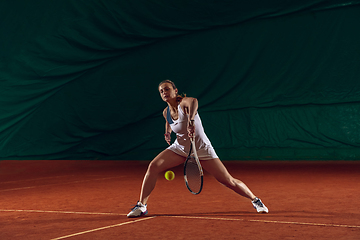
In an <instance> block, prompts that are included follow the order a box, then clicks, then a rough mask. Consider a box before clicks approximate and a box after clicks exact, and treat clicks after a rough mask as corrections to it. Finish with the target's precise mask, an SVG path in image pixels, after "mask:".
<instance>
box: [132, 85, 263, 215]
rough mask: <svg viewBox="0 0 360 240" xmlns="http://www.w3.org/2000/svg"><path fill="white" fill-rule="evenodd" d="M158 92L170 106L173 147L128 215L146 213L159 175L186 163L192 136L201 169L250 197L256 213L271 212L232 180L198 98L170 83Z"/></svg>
mask: <svg viewBox="0 0 360 240" xmlns="http://www.w3.org/2000/svg"><path fill="white" fill-rule="evenodd" d="M159 93H160V96H161V98H162V100H163V101H164V102H166V103H167V104H168V107H166V108H165V109H164V111H163V115H164V118H165V120H166V124H165V134H164V136H165V141H166V142H167V143H168V144H169V145H170V146H169V147H168V148H167V149H165V150H164V151H162V152H161V153H160V154H159V155H157V156H156V157H155V158H154V159H153V160H152V161H151V162H150V164H149V166H148V169H147V172H146V174H145V176H144V180H143V183H142V186H141V192H140V199H139V201H138V202H137V204H136V206H135V207H134V208H133V209H132V210H131V212H130V213H129V214H128V215H127V216H128V217H140V216H143V215H146V214H147V212H148V211H147V201H148V199H149V196H150V194H151V192H152V191H153V189H154V187H155V184H156V181H157V178H158V175H159V174H160V173H162V172H164V171H165V170H167V169H170V168H173V167H175V166H178V165H180V164H182V163H184V161H185V159H186V157H187V155H188V152H189V148H190V138H193V137H195V145H196V150H197V154H198V157H199V159H200V161H201V165H202V167H203V168H204V169H205V170H206V171H207V172H208V173H210V174H212V175H213V176H214V177H215V178H216V179H217V180H218V181H219V182H220V183H222V184H223V185H225V186H226V187H228V188H230V189H232V190H233V191H235V192H236V193H238V194H240V195H241V196H243V197H246V198H249V199H250V200H251V201H252V204H253V207H254V208H255V209H256V210H257V212H259V213H268V208H267V207H266V206H265V205H264V204H263V203H262V202H261V200H260V199H259V198H257V197H256V196H255V195H254V194H253V193H252V192H251V191H250V189H249V188H248V187H247V186H246V185H245V184H244V183H243V182H242V181H240V180H238V179H235V178H233V177H232V176H231V175H230V174H229V172H228V171H227V169H226V168H225V166H224V165H223V163H222V162H221V161H220V159H219V158H218V156H217V155H216V152H215V150H214V148H213V147H212V145H211V142H210V140H209V139H208V137H207V136H206V134H205V132H204V129H203V126H202V123H201V120H200V116H199V114H198V112H197V110H198V101H197V99H196V98H191V97H182V96H180V95H178V89H177V88H176V86H175V84H174V83H173V82H172V81H170V80H165V81H163V82H161V83H160V84H159ZM172 131H174V132H175V133H176V140H175V142H174V143H173V144H171V143H170V141H171V137H170V134H171V132H172Z"/></svg>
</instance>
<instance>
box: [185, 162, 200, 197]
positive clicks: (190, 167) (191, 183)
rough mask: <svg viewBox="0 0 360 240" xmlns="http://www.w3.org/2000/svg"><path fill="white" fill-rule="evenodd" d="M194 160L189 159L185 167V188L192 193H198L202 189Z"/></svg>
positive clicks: (198, 171)
mask: <svg viewBox="0 0 360 240" xmlns="http://www.w3.org/2000/svg"><path fill="white" fill-rule="evenodd" d="M201 175H202V174H201V172H200V169H199V167H198V165H197V163H196V160H195V159H194V158H193V157H191V158H190V159H188V161H187V163H186V167H185V176H186V183H187V187H188V188H189V190H190V191H191V192H192V193H195V194H196V193H199V192H200V191H201V188H202V176H201Z"/></svg>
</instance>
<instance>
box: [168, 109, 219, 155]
mask: <svg viewBox="0 0 360 240" xmlns="http://www.w3.org/2000/svg"><path fill="white" fill-rule="evenodd" d="M178 113H179V114H178V115H179V116H178V119H177V120H174V119H172V118H171V114H170V109H169V107H168V109H167V116H166V119H167V121H168V123H169V124H170V127H171V130H172V131H173V132H175V133H176V140H175V142H174V144H176V145H178V147H180V148H181V149H182V150H183V151H185V152H187V153H188V152H189V150H190V138H189V136H188V132H187V125H188V116H187V115H186V114H185V113H184V111H183V110H182V108H181V107H180V104H179V105H178ZM194 122H195V146H196V149H197V150H200V149H203V148H209V147H211V148H212V146H211V142H210V140H209V138H208V137H207V136H206V134H205V131H204V128H203V126H202V122H201V119H200V116H199V113H196V115H195V117H194Z"/></svg>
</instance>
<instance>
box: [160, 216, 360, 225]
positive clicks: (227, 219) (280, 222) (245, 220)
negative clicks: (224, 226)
mask: <svg viewBox="0 0 360 240" xmlns="http://www.w3.org/2000/svg"><path fill="white" fill-rule="evenodd" d="M158 217H172V218H187V219H204V220H222V221H243V222H262V223H279V224H293V225H307V226H321V227H343V228H360V226H357V225H345V224H331V223H307V222H290V221H277V220H259V219H241V218H216V217H194V216H161V215H159V216H158Z"/></svg>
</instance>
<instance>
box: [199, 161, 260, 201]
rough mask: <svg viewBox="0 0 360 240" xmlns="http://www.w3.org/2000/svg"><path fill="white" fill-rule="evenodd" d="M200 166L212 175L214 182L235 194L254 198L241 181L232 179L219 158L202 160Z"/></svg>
mask: <svg viewBox="0 0 360 240" xmlns="http://www.w3.org/2000/svg"><path fill="white" fill-rule="evenodd" d="M201 165H202V166H203V168H204V169H205V170H206V171H207V172H208V173H210V174H211V175H213V176H214V177H215V178H216V180H218V181H219V182H220V183H222V184H223V185H225V186H226V187H228V188H230V189H232V190H233V191H235V192H236V193H238V194H240V195H241V196H244V197H246V198H249V199H251V200H254V199H255V198H256V196H255V195H254V194H253V193H252V192H251V190H250V189H249V188H248V187H247V186H246V185H245V183H243V182H242V181H240V180H238V179H236V178H233V177H232V176H231V175H230V173H229V172H228V170H227V169H226V167H225V166H224V164H223V163H222V162H221V161H220V159H219V158H215V159H212V160H204V161H201Z"/></svg>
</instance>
